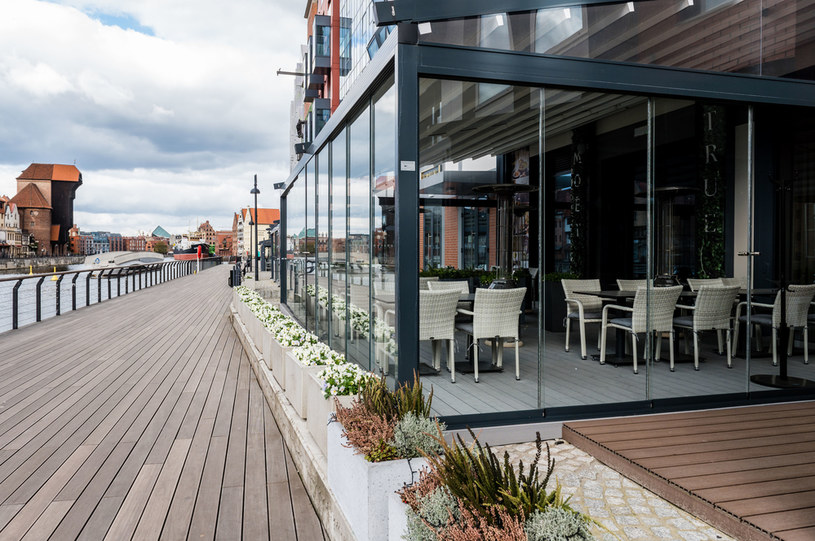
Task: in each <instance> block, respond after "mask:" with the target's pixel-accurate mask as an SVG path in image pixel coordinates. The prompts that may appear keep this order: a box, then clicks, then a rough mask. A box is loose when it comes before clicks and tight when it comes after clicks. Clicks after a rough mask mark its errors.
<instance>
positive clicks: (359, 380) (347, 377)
mask: <svg viewBox="0 0 815 541" xmlns="http://www.w3.org/2000/svg"><path fill="white" fill-rule="evenodd" d="M317 378H319V379H320V380H322V381H323V396H324V397H326V398H330V397H332V396H348V395H353V394H357V393H359V392H360V391H361V390H362V389H363V388H365V386H366V385H367V384H368V383H369V382H370V381H371V379H373V378H376V376H375V375H374V374H372V373H370V372H367V371H365V370H363V369H362V368H360V367H359V366H357V365H356V364H353V363H342V364H329V365H327V366H326V367H325V369H324V370H321V371H320V372H319V373H318V374H317Z"/></svg>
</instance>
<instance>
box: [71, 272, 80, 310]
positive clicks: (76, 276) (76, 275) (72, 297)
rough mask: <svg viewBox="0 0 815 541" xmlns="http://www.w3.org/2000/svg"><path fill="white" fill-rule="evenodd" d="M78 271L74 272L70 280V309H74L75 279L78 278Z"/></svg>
mask: <svg viewBox="0 0 815 541" xmlns="http://www.w3.org/2000/svg"><path fill="white" fill-rule="evenodd" d="M79 274H80V273H78V272H77V273H76V274H74V277H73V279H72V280H71V310H76V279H77V278H79Z"/></svg>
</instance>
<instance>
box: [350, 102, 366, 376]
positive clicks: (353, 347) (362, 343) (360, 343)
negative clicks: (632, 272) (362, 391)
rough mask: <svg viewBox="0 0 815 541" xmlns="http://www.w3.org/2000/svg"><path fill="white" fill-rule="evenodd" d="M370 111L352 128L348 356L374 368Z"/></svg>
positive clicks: (364, 113) (352, 124)
mask: <svg viewBox="0 0 815 541" xmlns="http://www.w3.org/2000/svg"><path fill="white" fill-rule="evenodd" d="M369 124H370V112H369V110H368V109H365V110H364V111H363V112H362V113H360V115H359V116H358V117H357V118H356V119H355V120H354V121H353V122H352V123H351V125H350V126H349V127H348V156H349V162H348V237H347V239H346V243H347V248H346V249H347V253H348V264H347V266H346V267H347V275H348V318H349V324H348V340H347V346H346V347H347V356H348V359H349V360H352V361H354V362H356V363H357V364H359V365H360V366H362V367H363V368H366V369H370V367H371V366H370V364H371V362H370V359H371V353H370V341H369V337H370V327H371V325H370V316H369V314H370V297H369V295H370V272H371V265H370V262H371V259H370V257H371V256H370V251H371V246H370V237H371V214H370V213H371V206H370V205H371V173H370V171H371V167H370V163H371V161H370V160H371V150H370V149H371V139H370V131H371V130H370V125H369Z"/></svg>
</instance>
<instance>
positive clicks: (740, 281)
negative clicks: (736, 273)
mask: <svg viewBox="0 0 815 541" xmlns="http://www.w3.org/2000/svg"><path fill="white" fill-rule="evenodd" d="M721 280H722V285H725V286H739V287H740V288H741V289H747V277H746V276H742V277H740V278H722V279H721Z"/></svg>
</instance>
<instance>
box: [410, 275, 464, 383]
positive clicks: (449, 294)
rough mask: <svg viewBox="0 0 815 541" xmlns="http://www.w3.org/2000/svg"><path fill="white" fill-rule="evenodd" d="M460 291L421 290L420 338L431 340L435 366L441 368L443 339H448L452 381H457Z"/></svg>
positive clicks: (448, 361)
mask: <svg viewBox="0 0 815 541" xmlns="http://www.w3.org/2000/svg"><path fill="white" fill-rule="evenodd" d="M458 296H459V293H458V291H455V290H449V291H419V340H430V346H431V348H432V350H433V368H435V369H436V370H439V369H440V368H441V348H440V347H439V346H441V342H440V341H441V340H447V341H448V346H449V349H448V351H447V367H448V368H449V369H450V381H452V382H453V383H455V382H456V359H455V353H454V349H455V332H456V304H457V303H458Z"/></svg>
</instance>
